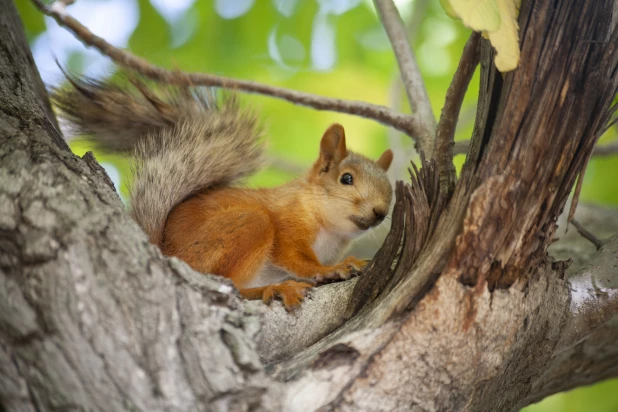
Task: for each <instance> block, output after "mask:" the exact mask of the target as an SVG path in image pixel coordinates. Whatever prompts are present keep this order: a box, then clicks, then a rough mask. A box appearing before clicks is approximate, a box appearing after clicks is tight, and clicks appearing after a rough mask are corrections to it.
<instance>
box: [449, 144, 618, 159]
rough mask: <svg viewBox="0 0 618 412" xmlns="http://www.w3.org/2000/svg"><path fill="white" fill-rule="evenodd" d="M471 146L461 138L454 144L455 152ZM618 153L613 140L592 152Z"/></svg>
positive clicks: (609, 154)
mask: <svg viewBox="0 0 618 412" xmlns="http://www.w3.org/2000/svg"><path fill="white" fill-rule="evenodd" d="M469 146H470V140H460V141H458V142H455V145H454V146H453V154H455V155H460V154H467V153H468V148H469ZM617 154H618V142H612V143H607V144H601V145H598V146H596V147H595V148H594V151H593V152H592V156H593V157H608V156H615V155H617Z"/></svg>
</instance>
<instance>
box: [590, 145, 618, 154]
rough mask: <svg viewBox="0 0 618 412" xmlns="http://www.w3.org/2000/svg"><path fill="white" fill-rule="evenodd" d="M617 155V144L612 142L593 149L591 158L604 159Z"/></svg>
mask: <svg viewBox="0 0 618 412" xmlns="http://www.w3.org/2000/svg"><path fill="white" fill-rule="evenodd" d="M616 154H618V142H612V143H609V144H604V145H599V146H597V147H595V148H594V151H593V152H592V155H593V156H598V157H605V156H613V155H616Z"/></svg>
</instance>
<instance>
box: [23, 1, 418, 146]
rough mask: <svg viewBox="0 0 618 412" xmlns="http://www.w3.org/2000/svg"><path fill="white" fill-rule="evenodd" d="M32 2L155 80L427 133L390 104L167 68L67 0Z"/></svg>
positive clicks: (80, 36) (85, 39) (83, 38)
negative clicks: (96, 28)
mask: <svg viewBox="0 0 618 412" xmlns="http://www.w3.org/2000/svg"><path fill="white" fill-rule="evenodd" d="M32 2H33V3H34V4H35V6H36V7H37V8H38V9H39V10H40V11H41V12H42V13H43V14H46V15H48V16H50V17H52V18H53V19H54V20H56V22H57V23H58V24H59V25H60V26H63V27H65V28H67V29H69V30H70V31H72V32H73V34H74V35H75V37H76V38H78V39H79V40H81V41H82V42H83V43H84V44H86V45H88V46H92V47H94V48H96V49H97V50H99V51H100V52H101V53H102V54H104V55H106V56H107V57H109V58H110V59H112V60H113V61H114V62H115V63H116V64H118V65H119V66H121V67H125V68H128V69H131V70H134V71H136V72H138V73H140V74H142V75H143V76H145V77H148V78H151V79H153V80H157V81H160V82H164V83H169V84H175V85H180V86H210V87H221V88H224V89H232V90H237V91H243V92H247V93H257V94H263V95H266V96H271V97H275V98H279V99H283V100H287V101H288V102H291V103H294V104H298V105H302V106H307V107H312V108H314V109H317V110H329V111H334V112H340V113H347V114H352V115H356V116H360V117H365V118H367V119H372V120H375V121H377V122H380V123H382V124H384V125H387V126H391V127H394V128H395V129H397V130H400V131H402V132H404V133H405V134H407V135H408V136H410V137H412V138H413V139H415V140H417V141H418V140H419V139H421V138H422V136H425V134H426V130H425V126H424V124H421V123H420V121H419V120H418V119H416V118H415V117H414V116H410V115H406V114H403V113H399V112H396V111H394V110H391V109H389V108H388V107H386V106H381V105H377V104H371V103H366V102H360V101H354V100H343V99H333V98H328V97H323V96H318V95H315V94H311V93H303V92H297V91H293V90H289V89H285V88H281V87H273V86H269V85H265V84H261V83H257V82H252V81H247V80H237V79H230V78H226V77H221V76H215V75H211V74H205V73H185V72H181V71H171V70H166V69H164V68H162V67H158V66H155V65H152V64H150V63H148V61H146V60H145V59H142V58H141V57H138V56H135V55H134V54H132V53H130V52H128V51H126V50H122V49H119V48H117V47H114V46H113V45H111V44H109V43H108V42H106V41H105V40H104V39H102V38H100V37H98V36H96V35H94V34H93V33H92V32H91V31H90V30H88V28H86V27H85V26H84V25H82V24H81V23H80V22H79V21H77V20H76V19H75V18H73V17H72V16H71V15H69V14H68V13H67V12H66V10H65V8H64V3H62V2H54V3H53V4H52V5H51V6H47V5H45V4H43V3H42V2H41V0H32Z"/></svg>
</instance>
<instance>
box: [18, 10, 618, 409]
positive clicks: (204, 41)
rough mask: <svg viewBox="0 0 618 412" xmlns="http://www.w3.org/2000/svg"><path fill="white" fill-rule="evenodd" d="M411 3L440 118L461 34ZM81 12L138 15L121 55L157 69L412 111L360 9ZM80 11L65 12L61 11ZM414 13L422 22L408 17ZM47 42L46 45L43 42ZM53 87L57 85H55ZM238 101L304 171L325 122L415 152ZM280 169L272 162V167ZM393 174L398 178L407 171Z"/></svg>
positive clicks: (587, 185) (387, 53) (53, 48)
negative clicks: (131, 54)
mask: <svg viewBox="0 0 618 412" xmlns="http://www.w3.org/2000/svg"><path fill="white" fill-rule="evenodd" d="M418 1H423V0H414V1H411V0H400V1H397V3H398V4H399V6H400V10H401V12H402V13H401V14H402V17H403V18H404V20H406V21H415V22H419V23H418V25H416V26H415V27H414V28H413V29H412V30H411V37H413V45H414V49H415V51H416V55H417V59H418V64H419V66H420V68H421V72H422V74H423V77H424V79H425V82H426V85H427V89H428V92H429V97H430V99H431V101H432V104H433V109H434V113H435V114H436V116H438V115H439V113H440V110H441V107H442V104H443V102H444V96H445V93H446V89H447V88H448V85H449V83H450V79H451V76H452V74H453V73H454V71H455V68H456V65H457V61H458V59H459V56H460V54H461V50H462V49H463V45H464V43H465V42H466V40H467V37H468V35H469V30H468V29H466V28H464V27H463V26H462V25H461V23H460V22H458V21H455V20H452V19H450V18H449V17H447V16H446V14H445V13H444V11H443V10H442V8H441V7H440V4H439V0H429V1H426V2H423V3H422V4H425V7H420V6H421V4H416V2H418ZM78 3H86V4H80V5H79V6H82V10H84V8H85V10H86V12H87V11H88V7H94V6H96V7H97V8H96V10H97V12H99V13H100V14H101V15H100V16H99V15H97V16H96V17H97V19H106V20H105V21H103V23H104V24H103V25H99V26H101V27H103V28H107V29H108V30H115V29H117V27H115V24H120V22H119V20H118V19H116V17H117V16H118V14H116V15H114V14H113V13H111V14H108V15H104V14H102V12H101V10H105V8H104V7H105V6H106V4H111V3H114V4H115V5H116V6H117V7H121V8H122V7H132V8H133V9H137V10H138V12H139V13H138V16H136V19H138V20H137V21H136V22H133V24H134V25H135V26H134V27H135V29H134V30H133V31H132V33H130V37H129V38H128V48H129V49H130V50H131V51H132V52H134V53H135V54H137V55H139V56H141V57H144V58H145V59H147V60H149V61H150V62H152V63H155V64H157V65H161V66H163V67H167V68H179V69H182V70H186V71H199V72H208V73H215V74H220V75H225V76H228V77H233V78H240V79H249V80H255V81H258V82H263V83H267V84H272V85H277V86H281V87H287V88H290V89H294V90H300V91H306V92H310V93H316V94H320V95H324V96H330V97H337V98H343V99H352V100H363V101H368V102H372V103H378V104H383V105H387V106H395V107H397V108H399V109H400V110H404V111H407V110H408V108H407V103H406V99H405V96H404V94H403V93H402V92H401V90H400V88H399V90H398V89H397V88H396V87H393V85H394V84H397V83H396V81H397V80H398V75H397V65H396V61H395V59H394V56H393V54H392V52H391V50H390V46H389V43H388V40H387V38H386V35H385V33H384V31H383V30H382V28H381V26H380V23H379V21H378V19H377V17H376V12H375V10H374V8H373V6H372V4H371V2H370V1H368V0H348V1H345V0H338V1H334V0H258V1H256V0H236V1H228V0H197V1H191V0H183V1H180V0H167V1H165V0H152V1H149V0H78ZM16 4H17V7H18V10H19V12H20V14H21V16H22V19H23V22H24V26H25V30H26V34H27V36H28V39H29V41H30V42H31V44H34V43H36V44H37V47H34V50H35V51H36V52H35V60H36V61H37V63H38V64H39V70H41V71H42V72H43V71H45V70H53V69H54V68H53V67H51V63H50V59H47V60H45V59H42V58H38V56H37V53H42V52H41V50H43V51H45V49H46V48H47V49H48V50H47V52H48V53H49V52H51V53H52V54H54V53H56V52H57V51H58V50H59V48H60V43H59V42H60V41H62V38H60V37H58V36H56V38H54V37H53V36H51V32H52V29H53V28H54V26H55V23H53V22H52V21H51V19H48V18H46V19H44V18H43V17H42V16H41V15H40V14H39V13H38V12H37V11H36V10H35V8H34V7H33V6H32V4H31V3H30V1H29V0H16ZM76 7H78V5H75V6H70V7H69V12H72V11H73V10H76ZM101 7H103V8H101ZM115 10H117V9H115ZM121 10H122V9H121ZM418 10H420V11H421V12H422V14H419V15H418V16H414V11H418ZM130 11H131V10H130V9H127V13H129V12H130ZM115 13H118V12H117V11H115ZM127 15H129V14H127ZM99 26H98V27H99ZM55 29H56V32H57V31H58V30H60V29H58V28H57V27H55ZM118 29H119V28H118ZM125 29H126V28H125ZM46 30H47V31H46ZM46 34H47V35H48V37H49V38H46V37H44V36H45V35H46ZM95 34H99V35H101V36H102V37H106V36H105V33H99V32H97V31H95ZM120 46H124V45H122V44H121V45H120ZM90 53H92V52H90ZM59 57H60V58H59V61H60V63H61V64H62V65H64V66H66V67H67V68H68V69H69V70H71V71H74V72H78V73H79V72H82V71H84V69H85V67H86V66H87V63H88V59H91V58H92V54H90V55H88V53H86V49H85V48H83V50H77V51H72V52H71V53H70V54H69V55H67V56H65V57H64V58H62V56H59ZM97 64H98V63H97ZM41 66H45V67H41ZM44 77H45V76H44ZM55 79H56V82H57V81H59V80H58V79H60V77H56V78H55ZM477 94H478V73H477V74H476V75H475V78H474V79H473V81H472V84H471V86H470V88H469V92H468V94H467V96H466V99H465V102H464V105H463V108H462V112H461V116H460V123H459V125H458V129H457V136H456V138H457V140H465V139H468V138H469V137H470V134H471V131H472V127H473V123H474V114H475V106H476V96H477ZM242 99H243V104H246V105H247V106H250V107H252V108H253V109H254V110H257V111H258V112H259V113H260V114H261V116H262V117H263V119H264V124H265V127H266V131H267V135H268V143H269V151H270V154H271V156H272V157H273V158H274V159H279V160H281V161H283V163H285V164H287V165H288V166H289V165H292V168H293V169H296V168H301V169H302V168H305V167H307V166H308V165H309V164H310V163H311V162H312V161H313V160H314V159H315V157H316V156H317V153H318V147H319V139H320V137H321V134H322V132H323V131H324V130H325V129H326V127H328V125H329V124H331V123H333V122H339V123H342V124H343V125H344V126H345V128H346V133H347V136H348V143H349V146H350V147H351V148H352V149H355V150H357V151H360V152H362V153H364V154H367V155H369V156H372V157H376V156H378V155H379V154H380V153H381V151H383V150H384V149H385V148H386V147H389V146H390V147H393V148H394V149H395V150H396V151H397V152H398V153H400V154H401V156H406V157H411V156H412V154H413V150H412V144H411V141H410V139H409V138H408V137H406V136H403V135H401V134H400V133H396V132H394V131H392V130H388V129H387V128H385V127H383V126H382V125H380V124H377V123H375V122H373V121H369V120H366V119H362V118H359V117H355V116H349V115H343V114H339V113H331V112H321V111H316V110H313V109H307V108H304V107H301V106H295V105H292V104H290V103H287V102H284V101H280V100H277V99H273V98H270V97H264V96H258V95H244V96H243V97H242ZM616 135H617V132H616V128H613V129H611V130H610V131H609V132H608V133H607V134H606V135H605V136H604V137H603V139H602V140H603V141H609V140H612V139H615V138H616ZM71 147H72V148H73V150H74V151H75V152H76V153H77V154H79V155H82V154H83V153H85V152H86V151H87V150H90V147H89V145H88V143H87V142H84V141H78V140H73V141H72V142H71ZM95 155H96V156H97V158H98V159H99V160H100V161H102V162H103V163H104V164H106V165H107V166H109V165H113V166H114V167H115V168H116V169H117V171H118V172H119V176H120V181H121V182H122V183H121V185H120V191H121V193H122V194H123V195H125V198H126V194H127V191H126V184H127V182H128V181H129V167H128V162H127V161H126V159H121V158H118V157H116V156H106V155H103V154H101V153H96V152H95ZM463 160H464V156H457V157H456V163H457V165H458V167H460V166H461V165H462V164H463ZM281 163H282V162H278V161H275V162H274V164H275V166H276V165H277V164H281ZM617 168H618V157H611V158H603V159H593V160H592V161H591V163H590V165H589V167H588V171H587V173H586V175H585V180H584V186H583V190H582V195H581V198H582V200H583V201H594V202H597V203H603V204H607V205H618V179H616V178H615V177H616V170H617ZM285 169H290V167H283V168H282V167H271V168H270V169H268V170H266V171H264V172H263V173H261V174H259V175H258V176H256V177H254V178H253V179H252V180H251V181H250V182H249V183H250V184H251V185H276V184H279V183H281V182H283V181H286V180H289V179H290V178H291V177H292V176H293V175H295V174H296V173H295V172H290V171H289V170H288V171H286V170H285ZM398 176H400V177H401V178H404V177H405V163H404V164H402V167H401V170H399V174H398ZM616 390H618V380H614V381H609V382H605V383H601V384H598V385H596V386H593V387H591V388H585V389H577V390H575V391H572V392H569V393H566V394H559V395H555V396H552V397H550V398H548V399H546V400H545V401H543V402H541V403H540V404H537V405H533V406H531V407H529V408H527V409H526V410H527V411H529V412H532V411H533V412H541V411H576V410H577V411H579V410H583V409H590V408H592V409H593V410H596V411H610V410H618V396H615V395H614V391H616Z"/></svg>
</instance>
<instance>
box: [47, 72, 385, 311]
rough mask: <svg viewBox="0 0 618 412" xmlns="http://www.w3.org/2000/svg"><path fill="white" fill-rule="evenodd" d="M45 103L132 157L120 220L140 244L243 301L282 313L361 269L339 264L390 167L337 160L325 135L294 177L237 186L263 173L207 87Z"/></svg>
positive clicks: (378, 200)
mask: <svg viewBox="0 0 618 412" xmlns="http://www.w3.org/2000/svg"><path fill="white" fill-rule="evenodd" d="M67 78H68V80H69V83H70V86H69V87H63V88H57V89H55V90H53V93H52V101H53V102H54V103H55V105H56V107H57V108H58V109H59V111H60V113H59V114H60V116H61V117H62V118H64V119H65V120H67V121H68V122H69V124H70V125H71V126H72V128H73V129H74V133H76V134H78V135H83V136H89V138H90V139H91V140H92V142H94V144H95V148H99V149H101V150H103V151H106V152H109V153H121V154H126V155H130V156H132V157H133V160H134V164H133V167H132V172H133V184H132V187H131V188H130V213H131V215H132V217H133V218H134V219H135V221H136V222H137V223H138V224H139V226H140V227H141V228H142V229H143V230H144V231H145V232H146V234H147V235H148V237H149V240H150V242H151V243H153V244H155V245H157V246H159V247H160V248H161V250H162V251H163V253H164V254H165V255H167V256H175V257H177V258H180V259H182V260H184V261H185V262H186V263H187V264H188V265H189V266H191V267H192V268H193V269H194V270H196V271H198V272H201V273H212V274H216V275H220V276H223V277H226V278H229V279H230V280H231V281H232V282H233V284H234V286H235V287H236V288H237V289H238V290H239V292H240V294H241V295H242V296H243V297H245V298H246V299H262V300H263V301H264V302H265V303H267V304H270V302H271V301H272V300H273V299H274V298H278V299H281V300H282V303H283V305H284V307H285V308H286V309H287V310H288V311H290V310H293V309H295V308H296V307H298V306H299V305H300V303H301V302H302V301H303V299H304V297H305V296H306V295H307V292H308V291H309V290H310V289H311V288H312V286H313V284H315V283H325V282H329V281H335V280H344V279H348V278H350V277H351V276H352V275H353V274H355V273H356V272H358V271H360V270H362V269H363V268H364V266H365V265H366V264H367V261H365V260H360V259H357V258H355V257H352V256H350V257H347V258H346V259H344V260H343V261H340V259H341V255H342V254H343V252H344V250H345V248H346V247H347V246H348V245H349V243H350V241H351V240H352V239H353V238H356V237H357V236H359V235H360V234H362V233H364V232H366V231H367V230H369V229H370V228H372V227H375V226H377V225H378V224H380V223H381V222H382V221H383V220H384V218H385V217H386V216H387V214H388V211H389V207H390V203H391V197H392V188H391V184H390V182H389V180H388V178H387V175H386V171H387V170H388V168H389V166H390V164H391V161H392V159H393V153H392V151H391V150H390V149H389V150H386V151H385V152H384V153H383V154H382V155H381V156H380V157H379V159H378V160H377V161H373V160H370V159H368V158H366V157H364V156H362V155H360V154H357V153H354V152H352V151H349V150H348V149H347V147H346V137H345V132H344V129H343V127H342V126H341V125H339V124H333V125H332V126H330V127H329V128H328V129H327V130H326V131H325V133H324V135H323V136H322V139H321V141H320V151H319V156H318V159H317V160H316V161H315V163H314V164H313V166H312V167H311V168H310V169H309V171H308V172H307V173H306V174H305V175H304V176H303V177H301V178H298V179H296V180H292V181H290V182H289V183H287V184H284V185H282V186H279V187H274V188H263V189H249V188H242V187H238V186H237V183H238V182H239V181H240V180H242V178H244V177H247V176H250V175H252V174H254V173H256V172H257V171H259V170H260V169H261V168H262V167H263V165H264V154H263V152H264V143H263V138H262V135H263V133H262V130H261V127H260V126H259V124H258V119H257V117H256V115H255V114H254V113H253V112H251V111H250V110H247V109H241V108H240V107H239V105H238V102H237V99H236V98H235V96H234V95H224V96H217V95H216V94H214V93H213V92H211V91H210V90H209V89H203V88H188V87H181V86H172V85H158V86H156V87H155V86H153V85H152V84H147V83H146V82H145V81H142V80H141V79H137V78H135V77H131V78H129V80H130V81H128V82H126V83H127V84H126V85H125V84H119V83H111V82H107V81H103V80H96V79H91V78H87V77H83V78H82V77H74V76H67Z"/></svg>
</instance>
